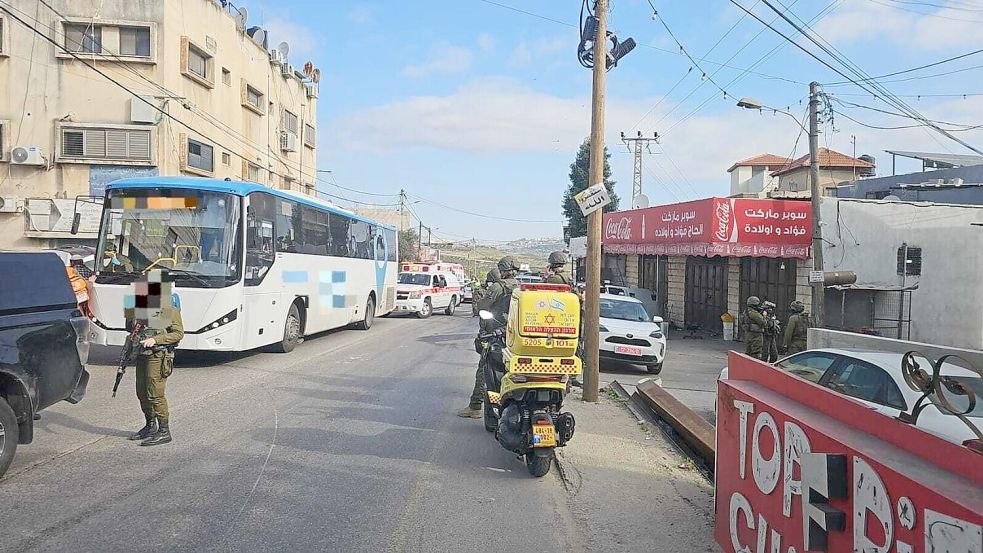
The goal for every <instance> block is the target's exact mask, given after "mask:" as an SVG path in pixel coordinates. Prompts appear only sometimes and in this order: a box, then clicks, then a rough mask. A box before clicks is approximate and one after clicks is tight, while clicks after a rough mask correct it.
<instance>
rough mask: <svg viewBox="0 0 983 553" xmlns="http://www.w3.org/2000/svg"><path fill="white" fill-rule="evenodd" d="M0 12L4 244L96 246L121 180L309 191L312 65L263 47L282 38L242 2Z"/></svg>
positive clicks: (49, 6) (31, 1)
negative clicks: (221, 181) (170, 179)
mask: <svg viewBox="0 0 983 553" xmlns="http://www.w3.org/2000/svg"><path fill="white" fill-rule="evenodd" d="M2 7H3V8H4V9H3V10H0V249H9V248H13V249H22V248H36V247H52V246H57V245H59V244H62V243H65V242H71V243H79V242H85V241H86V240H92V241H94V239H95V237H96V234H97V233H98V228H97V227H98V215H97V214H98V212H99V209H101V206H100V205H99V203H98V198H101V197H102V196H103V194H104V191H105V187H106V185H107V184H108V183H109V182H112V181H113V180H116V179H119V178H124V177H134V176H153V175H187V176H203V177H214V178H231V179H242V180H248V181H254V182H257V183H261V184H265V185H268V186H271V187H275V188H283V189H292V190H295V191H301V192H307V193H311V194H313V193H314V191H315V190H316V186H315V180H316V174H317V173H316V166H317V165H316V161H317V143H316V134H317V127H316V121H317V90H318V85H317V80H318V74H319V72H318V71H316V70H315V68H314V64H313V63H311V62H307V61H306V60H301V61H299V63H297V62H295V60H291V59H290V58H289V48H288V47H283V46H281V45H279V44H277V45H275V46H274V47H273V48H272V49H271V48H270V44H269V42H270V40H277V41H279V40H280V39H281V38H284V37H268V36H267V33H266V31H265V30H264V29H262V28H260V27H258V26H255V25H252V24H251V23H250V22H249V21H248V14H247V13H246V11H245V9H242V8H237V7H233V6H232V5H231V4H230V3H228V2H217V1H213V0H167V1H166V2H162V1H149V0H141V1H132V2H103V1H101V0H46V1H45V2H38V0H10V1H9V2H4V4H3V5H2ZM287 38H288V37H287ZM294 63H297V66H296V67H295V66H294V65H293V64H294ZM76 212H78V213H80V214H81V216H82V224H81V227H80V232H79V233H78V234H76V235H72V234H70V232H69V231H70V229H71V221H72V218H73V216H74V213H76Z"/></svg>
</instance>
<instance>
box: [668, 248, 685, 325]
mask: <svg viewBox="0 0 983 553" xmlns="http://www.w3.org/2000/svg"><path fill="white" fill-rule="evenodd" d="M667 273H668V274H667V275H666V276H667V278H668V280H669V283H668V286H669V291H668V295H667V299H668V304H669V315H670V317H669V318H670V320H671V321H672V322H674V323H676V324H677V325H679V326H683V321H684V319H685V316H686V256H669V262H668V268H667Z"/></svg>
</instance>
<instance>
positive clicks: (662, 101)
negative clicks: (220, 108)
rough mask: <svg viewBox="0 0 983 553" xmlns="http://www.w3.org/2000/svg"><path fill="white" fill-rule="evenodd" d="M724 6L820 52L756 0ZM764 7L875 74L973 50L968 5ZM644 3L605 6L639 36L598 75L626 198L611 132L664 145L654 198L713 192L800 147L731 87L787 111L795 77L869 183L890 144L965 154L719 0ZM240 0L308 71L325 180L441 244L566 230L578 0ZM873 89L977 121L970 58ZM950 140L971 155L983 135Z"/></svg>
mask: <svg viewBox="0 0 983 553" xmlns="http://www.w3.org/2000/svg"><path fill="white" fill-rule="evenodd" d="M737 1H738V2H739V3H740V4H743V5H744V6H745V7H747V8H748V9H750V10H751V11H752V12H753V13H755V14H757V15H758V16H759V17H761V18H762V19H763V20H764V21H766V22H769V23H771V22H772V21H773V20H775V22H774V23H773V25H774V26H775V27H776V28H777V29H778V30H780V31H782V32H783V33H785V34H786V35H787V36H789V37H792V38H794V39H797V41H798V42H799V43H800V44H802V45H804V46H806V47H807V49H808V50H810V51H811V52H814V53H816V54H817V55H819V56H820V57H822V58H823V59H826V60H827V61H829V60H830V58H829V57H828V56H827V55H825V54H823V53H822V51H821V50H820V49H819V48H818V47H817V46H815V45H814V44H812V43H809V42H808V41H807V40H806V39H804V38H802V37H801V36H800V35H798V34H797V33H796V31H795V30H794V29H793V28H792V27H791V26H789V25H788V24H787V23H785V22H784V21H783V20H781V19H779V18H778V16H777V15H776V14H775V12H773V11H771V10H770V9H769V8H768V6H766V5H765V3H764V2H763V1H762V0H737ZM771 3H772V4H773V5H774V6H775V7H776V8H778V9H783V10H786V11H785V13H786V14H787V15H789V17H790V18H792V19H793V20H795V19H796V18H799V19H801V20H803V21H806V22H809V23H810V25H811V26H812V28H813V30H814V32H815V33H816V34H817V35H819V36H821V37H822V38H823V39H825V40H826V41H828V42H829V43H830V44H832V46H833V47H835V48H836V50H837V51H838V52H839V53H841V54H842V56H843V57H844V58H846V59H847V60H849V61H850V62H852V63H853V64H855V65H856V66H859V67H860V68H862V69H863V70H864V71H865V72H866V73H867V74H868V75H871V76H881V75H885V74H889V73H894V72H897V71H904V70H907V69H910V68H914V67H918V66H921V65H927V64H930V63H934V62H937V61H940V60H944V59H947V58H950V57H954V56H958V55H962V54H966V53H969V52H974V51H975V50H979V49H983V34H981V33H979V32H978V29H979V28H980V27H979V25H980V24H983V0H951V1H947V0H925V1H921V2H915V1H912V0H771ZM652 4H654V6H655V8H656V9H657V10H658V17H654V13H653V10H652V8H651V7H650V5H649V2H648V1H647V0H613V2H612V11H611V15H610V18H609V30H611V31H614V32H615V33H616V34H617V36H618V37H619V38H620V39H621V40H624V39H626V38H628V37H632V38H634V39H635V41H636V42H637V43H638V45H639V46H638V47H637V48H636V49H635V50H634V51H633V52H631V53H630V54H628V55H627V56H626V57H625V58H623V59H622V60H621V62H620V63H619V64H618V66H617V67H616V68H615V69H613V70H612V71H610V72H609V73H608V74H607V95H606V109H607V114H606V121H605V141H606V144H607V146H608V149H609V151H610V152H611V165H612V170H613V177H612V178H613V179H614V180H615V181H616V182H617V185H616V191H617V193H618V194H619V195H620V196H621V197H622V198H623V200H622V201H623V203H622V207H623V208H626V207H628V206H629V204H630V203H631V201H630V196H631V183H632V156H631V154H629V153H628V150H627V148H626V147H625V146H624V145H623V144H622V143H621V142H620V133H621V132H626V133H629V134H635V133H637V132H638V131H642V132H643V133H644V134H646V135H651V133H653V132H658V133H659V135H660V137H661V138H660V144H658V145H654V146H653V147H652V152H653V153H652V154H648V153H646V155H645V157H644V159H643V166H644V170H643V184H642V186H643V192H644V193H645V194H646V195H647V196H648V197H649V200H650V204H651V205H659V204H666V203H674V202H678V201H685V200H691V199H697V198H705V197H710V196H726V195H727V194H728V193H729V183H730V180H729V174H728V173H727V169H728V168H729V167H730V166H731V165H732V164H733V163H734V162H735V161H738V160H741V159H744V158H747V157H751V156H753V155H757V154H759V153H764V152H770V153H774V154H778V155H783V156H788V155H794V156H801V155H804V154H806V153H808V139H807V137H806V136H805V135H803V134H802V130H801V128H800V127H799V125H798V124H797V123H796V122H795V121H794V120H793V118H791V117H788V116H786V115H782V114H775V113H773V112H772V111H768V110H765V111H762V112H760V113H759V112H758V111H749V110H743V109H739V108H737V107H736V103H737V99H738V98H742V97H750V98H754V99H756V100H758V101H759V102H760V103H761V104H763V105H766V106H770V107H773V108H778V109H781V110H787V111H790V112H791V113H793V114H794V115H795V117H796V118H801V117H802V116H803V115H804V113H805V110H806V107H807V95H808V93H809V89H808V83H809V82H810V81H818V82H820V83H822V84H823V87H822V88H823V91H824V92H826V93H830V94H832V95H833V98H834V100H833V103H832V106H833V108H834V111H833V116H832V120H831V121H830V120H827V121H825V122H824V123H823V125H822V134H821V135H820V137H819V142H820V146H822V147H829V148H832V149H834V150H838V151H841V152H844V153H847V154H852V153H853V152H854V141H855V144H856V153H857V155H861V154H870V155H873V156H874V157H875V158H876V160H877V173H878V174H879V175H885V174H886V175H889V174H891V157H890V155H888V154H886V153H884V150H885V149H894V150H924V151H932V152H952V153H962V154H970V153H972V152H971V151H969V150H967V149H966V148H964V147H963V146H961V145H959V144H957V143H956V142H954V141H952V140H950V139H949V138H946V137H944V136H942V135H940V134H938V133H936V132H935V131H931V130H928V129H927V128H926V127H925V126H923V125H919V124H918V123H917V122H915V121H913V120H911V119H907V118H902V117H898V116H896V115H890V114H885V113H881V112H879V111H874V110H871V109H868V108H876V109H879V110H891V111H896V108H894V107H891V106H889V105H888V104H887V103H885V102H884V101H882V100H881V99H879V98H875V97H873V96H872V95H871V94H870V93H869V92H867V91H864V90H863V89H861V88H859V87H857V86H855V85H852V84H847V85H842V84H836V83H837V82H839V81H844V80H845V79H844V78H843V77H842V76H840V75H838V74H837V73H835V72H834V71H832V70H831V69H829V68H827V67H825V66H824V65H822V64H821V63H820V62H818V61H816V60H815V59H813V58H811V57H809V56H808V55H807V54H806V53H803V52H802V51H801V50H800V49H798V48H796V47H795V46H793V45H791V44H789V43H788V42H787V41H786V40H785V39H783V38H782V37H780V36H779V35H778V34H776V33H775V32H773V31H771V30H769V29H767V28H766V27H765V26H764V25H763V24H762V23H760V22H758V21H756V20H754V19H753V18H751V17H749V16H747V15H746V14H745V13H744V12H742V11H741V10H740V9H739V8H737V7H736V6H734V4H733V3H731V2H730V1H729V0H699V1H693V0H669V1H667V0H662V1H660V0H652ZM246 6H247V7H248V8H249V9H250V14H251V15H250V19H251V21H250V24H260V25H262V26H264V27H265V28H267V29H268V31H269V33H270V38H271V40H270V44H271V45H274V44H277V43H279V42H280V41H281V40H285V41H287V42H288V43H289V44H290V61H291V63H293V64H294V65H295V66H297V67H300V66H302V65H303V63H304V62H305V61H307V60H311V61H313V62H314V65H315V66H317V67H319V68H320V69H321V72H322V79H321V83H320V95H319V99H318V135H319V136H318V139H319V141H318V167H319V168H320V169H322V170H326V171H331V173H324V174H323V175H324V177H325V178H324V182H321V183H320V184H319V187H320V189H321V190H323V191H325V192H329V193H332V194H337V195H342V196H344V197H347V198H351V199H353V200H356V201H359V202H370V203H377V204H379V205H386V204H396V203H397V202H398V198H397V196H396V195H397V194H399V192H400V190H405V191H406V193H407V195H408V198H409V201H408V202H409V204H410V208H411V209H412V211H413V213H414V214H415V215H414V216H415V217H419V219H421V220H422V221H423V223H424V224H425V225H428V226H430V227H432V228H434V229H435V230H434V231H433V232H434V235H435V236H437V237H439V238H441V239H443V240H463V239H471V238H475V239H477V240H479V241H501V240H511V239H518V238H559V237H560V236H561V235H562V224H563V223H562V220H563V217H562V210H561V200H562V195H563V192H564V190H565V189H566V187H567V185H568V183H569V178H568V173H569V166H570V163H571V162H573V160H574V156H575V154H576V151H577V147H578V145H579V144H580V143H581V142H582V141H583V140H584V138H586V137H587V136H588V135H589V133H590V94H591V72H590V70H588V69H585V68H583V67H581V66H580V64H579V63H578V61H577V57H576V49H577V44H578V42H579V31H578V21H579V16H580V7H581V6H580V2H579V1H578V0H495V1H491V0H447V1H445V0H414V1H412V2H407V1H405V0H404V1H401V2H395V1H388V0H379V1H371V2H369V1H342V0H327V1H325V0H278V1H276V2H270V1H267V0H259V1H257V0H251V1H250V2H246ZM523 12H528V13H523ZM666 27H668V31H667V29H666ZM669 31H671V34H670V32H669ZM673 36H675V40H678V42H679V43H680V44H682V46H683V49H684V51H685V52H686V53H688V54H689V57H692V59H693V60H695V63H694V62H693V61H691V60H690V59H689V57H688V56H686V55H683V54H682V53H680V47H679V45H678V44H677V43H676V41H675V40H674V39H673ZM831 63H832V64H833V65H834V66H835V67H840V66H839V65H838V64H836V62H831ZM747 70H750V72H748V71H747ZM950 72H952V73H950ZM942 73H949V74H946V75H940V74H942ZM704 75H705V77H706V78H704ZM878 82H880V83H881V84H882V85H883V86H884V87H886V88H887V89H888V90H889V91H890V92H891V93H893V94H896V95H904V96H901V99H902V100H903V101H905V102H907V103H908V104H909V105H910V106H911V107H912V108H914V109H915V110H917V111H918V112H920V113H921V114H922V115H924V116H925V117H927V118H929V119H934V120H938V121H945V122H947V123H953V124H958V125H967V126H968V125H979V124H981V123H983V121H981V120H980V119H981V114H983V53H975V54H973V55H969V56H966V57H964V58H961V59H958V60H955V61H951V62H948V63H944V64H941V65H937V66H934V67H931V68H927V69H923V70H919V71H914V72H907V73H903V74H900V75H895V76H889V77H884V78H882V79H879V81H878ZM721 89H723V91H725V92H726V96H725V94H724V92H722V91H721ZM963 95H966V96H965V97H964V96H963ZM839 102H849V103H852V104H859V105H862V106H867V107H855V106H851V105H844V104H841V103H839ZM850 118H852V119H855V120H856V121H857V122H854V121H851V120H850ZM827 119H828V118H827ZM858 122H859V123H860V124H858ZM870 126H880V127H908V128H901V129H897V128H893V129H889V130H886V129H874V128H870ZM952 128H956V127H952ZM953 134H954V135H957V136H958V137H960V138H962V139H963V140H965V141H966V142H968V143H970V144H971V145H974V146H976V147H977V148H980V149H983V130H980V129H971V130H967V131H964V132H956V133H953ZM915 170H920V163H919V162H915V161H902V160H899V161H898V163H897V171H898V172H910V171H915ZM335 185H338V186H335ZM339 186H340V187H344V188H340V187H339ZM352 190H357V191H358V192H353V191H352ZM340 203H341V204H342V205H344V204H345V202H340ZM467 212H471V213H479V214H481V215H483V216H484V217H479V216H476V215H473V214H471V213H467ZM507 219H513V220H511V221H510V220H507Z"/></svg>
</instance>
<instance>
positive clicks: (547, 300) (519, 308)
mask: <svg viewBox="0 0 983 553" xmlns="http://www.w3.org/2000/svg"><path fill="white" fill-rule="evenodd" d="M579 331H580V299H579V298H578V297H577V295H576V294H574V293H573V292H570V288H569V287H562V286H549V285H535V286H525V285H524V286H521V287H519V288H517V289H515V290H514V291H513V292H512V303H511V305H510V307H509V321H508V326H507V327H506V333H505V342H506V346H507V347H508V349H509V351H510V352H511V353H512V354H513V355H531V356H549V357H573V356H574V355H576V353H577V339H578V337H579V336H578V334H579Z"/></svg>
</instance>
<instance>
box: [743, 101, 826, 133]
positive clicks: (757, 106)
mask: <svg viewBox="0 0 983 553" xmlns="http://www.w3.org/2000/svg"><path fill="white" fill-rule="evenodd" d="M737 107H739V108H744V109H754V110H758V111H761V110H765V109H768V110H771V111H772V112H773V113H781V114H782V115H787V116H789V117H791V118H792V121H795V124H796V125H798V126H799V128H800V129H802V130H803V131H805V132H809V129H807V128H805V126H804V125H803V124H802V123H800V122H799V119H798V118H797V117H796V116H795V115H793V114H791V113H789V112H787V111H785V110H783V109H778V108H773V107H769V106H766V105H763V104H762V103H761V102H759V101H757V100H755V99H754V98H741V100H740V101H739V102H737Z"/></svg>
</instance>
